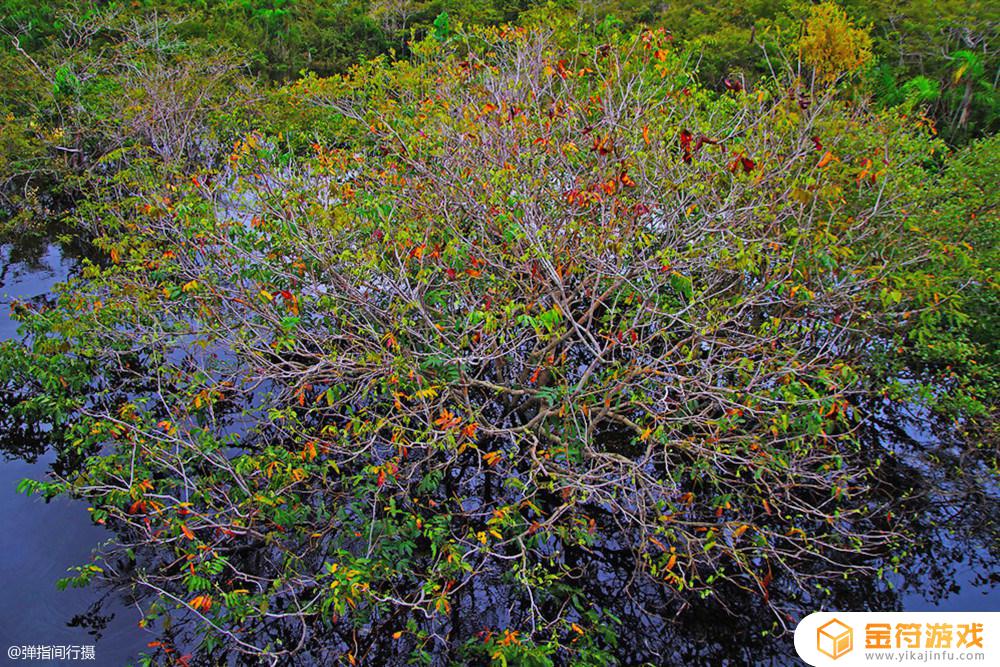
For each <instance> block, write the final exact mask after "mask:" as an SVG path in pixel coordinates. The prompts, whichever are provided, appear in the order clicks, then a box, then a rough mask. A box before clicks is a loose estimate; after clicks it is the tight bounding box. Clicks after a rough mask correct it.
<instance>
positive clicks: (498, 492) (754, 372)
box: [0, 0, 1000, 665]
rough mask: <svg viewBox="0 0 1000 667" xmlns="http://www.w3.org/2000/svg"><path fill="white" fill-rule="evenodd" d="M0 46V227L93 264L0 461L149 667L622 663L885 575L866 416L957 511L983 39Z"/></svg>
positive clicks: (442, 18) (932, 17) (448, 29)
mask: <svg viewBox="0 0 1000 667" xmlns="http://www.w3.org/2000/svg"><path fill="white" fill-rule="evenodd" d="M2 6H3V8H4V16H3V19H2V21H3V23H2V26H3V29H4V31H5V32H7V33H8V37H9V38H10V39H11V41H10V43H9V44H5V45H3V47H2V48H3V50H2V51H0V58H2V59H3V70H2V71H3V77H4V84H5V86H4V92H3V94H2V96H0V113H2V114H3V115H4V116H5V121H4V125H3V130H2V133H0V161H2V162H0V165H2V170H0V176H2V178H3V182H2V183H0V187H2V193H3V197H4V199H3V204H4V211H5V213H4V215H5V218H4V222H3V224H5V225H7V226H8V227H11V228H17V229H21V230H23V231H24V232H25V233H28V232H29V231H30V230H31V229H34V228H37V227H39V226H40V221H42V220H45V219H48V218H51V217H61V219H62V221H63V223H64V224H66V225H69V227H70V229H71V230H72V232H73V234H75V235H77V236H79V237H82V238H85V239H87V240H88V242H89V243H91V245H92V248H93V253H92V255H93V257H92V260H91V261H87V262H84V264H83V267H82V269H81V271H80V274H79V275H78V276H77V277H75V278H74V279H73V280H72V281H70V282H69V283H68V284H66V285H65V286H63V287H62V288H61V290H60V292H59V294H58V298H57V301H56V302H55V303H54V304H53V305H52V306H51V307H45V308H42V307H32V306H30V305H28V304H21V305H18V306H17V307H16V309H15V315H16V316H17V317H18V318H19V319H20V320H21V321H22V322H23V331H24V334H25V340H24V341H23V342H18V343H13V342H11V343H5V344H3V346H2V347H0V390H2V392H3V395H4V399H5V400H4V405H5V406H12V407H5V408H4V410H6V412H7V414H5V415H3V416H4V419H3V420H0V423H8V422H10V421H17V420H22V421H27V420H30V421H34V422H42V423H44V424H46V425H48V426H47V428H51V437H52V439H53V441H55V442H57V443H58V447H59V449H60V454H61V456H62V457H64V458H66V459H67V460H70V461H72V462H73V463H74V465H72V466H68V469H70V470H71V471H72V472H71V473H68V474H66V475H64V476H62V477H61V478H58V479H54V480H47V481H33V480H26V481H25V482H24V483H23V484H22V488H23V490H25V491H26V492H29V493H41V494H44V495H46V496H55V495H60V494H67V495H71V496H74V497H80V498H85V499H87V501H88V502H89V503H90V505H91V513H92V516H93V518H94V520H95V521H97V522H99V523H103V524H105V525H108V526H109V527H111V528H112V529H113V530H114V531H115V535H116V539H115V540H114V541H113V542H112V543H111V544H109V545H107V546H106V547H105V548H104V549H103V550H102V551H101V553H100V554H99V557H98V558H97V560H96V561H95V563H92V564H83V565H81V567H80V569H79V570H78V572H76V573H75V575H74V576H73V577H71V578H70V579H67V580H65V581H64V582H63V583H64V584H65V585H84V584H87V583H89V582H91V581H93V580H106V581H111V582H115V583H116V584H119V585H121V584H125V585H129V586H133V587H134V588H135V589H136V590H139V591H143V592H144V593H146V594H148V595H147V597H145V598H143V599H142V604H143V608H144V610H145V614H146V617H145V619H144V621H143V623H144V625H145V626H146V627H148V628H150V629H155V630H157V631H158V632H159V638H158V640H157V641H156V642H154V646H153V648H155V649H156V650H154V651H151V655H149V656H148V657H147V658H146V660H147V661H149V662H150V663H156V664H161V663H162V664H174V663H177V662H178V661H181V662H185V663H186V662H187V661H188V660H189V658H187V657H181V654H182V653H185V652H189V653H193V654H194V656H196V657H195V659H196V660H202V661H204V662H205V664H215V663H216V662H218V661H221V660H223V658H222V656H224V655H226V654H227V653H229V654H231V655H242V656H244V657H245V659H246V660H247V661H248V662H249V663H253V661H255V660H257V659H261V658H262V659H264V660H265V661H271V662H273V663H275V664H292V663H294V662H295V661H302V663H303V664H308V663H309V662H310V661H312V662H322V663H324V664H325V663H326V662H336V661H344V662H348V663H350V664H356V663H364V664H391V663H393V662H414V663H417V664H421V663H425V664H432V663H434V664H437V663H441V664H445V663H448V662H453V663H458V664H479V663H488V662H490V661H493V662H496V663H498V664H528V665H531V664H537V665H545V664H609V663H615V662H621V663H628V664H631V663H635V662H642V661H650V662H653V663H662V662H663V661H664V660H665V657H664V656H665V655H667V653H665V650H666V649H665V648H664V647H663V646H662V645H659V644H658V643H657V627H658V625H659V624H660V623H662V619H663V618H665V617H668V616H671V615H673V614H675V613H677V611H678V610H683V609H685V608H686V607H687V606H688V605H690V604H692V603H694V602H696V601H707V603H708V604H712V605H716V608H718V609H722V610H727V611H730V612H732V613H749V612H753V611H760V610H766V611H767V612H769V613H770V614H771V616H770V618H772V619H773V622H772V627H771V628H770V630H771V631H780V630H781V628H782V627H783V626H788V625H789V622H790V619H791V618H792V614H795V613H797V612H799V611H800V610H802V609H810V608H818V607H819V606H821V605H822V604H823V600H825V599H828V598H829V597H830V596H831V595H833V593H834V590H835V589H837V588H838V587H841V586H846V585H853V584H851V583H850V582H854V581H868V580H877V579H878V578H879V577H881V576H882V575H883V574H884V568H886V567H890V568H891V567H893V566H898V565H899V564H901V563H903V562H905V559H906V555H907V554H908V553H909V552H910V551H911V550H912V549H914V548H915V546H914V535H913V534H912V531H911V530H910V527H909V526H910V521H911V520H912V521H914V522H919V521H920V520H921V519H920V516H921V515H920V514H919V503H918V502H915V501H914V500H913V499H911V498H910V497H909V493H910V491H911V490H910V489H907V488H900V486H898V485H895V484H894V483H893V481H892V479H891V477H892V475H891V470H892V466H893V464H891V463H888V462H887V460H888V459H889V458H891V457H889V455H888V454H887V452H885V451H884V450H883V448H882V446H881V444H880V442H879V440H878V437H877V435H878V434H877V433H876V432H874V431H873V429H872V418H873V417H874V416H876V415H879V414H882V413H883V411H885V410H887V409H891V406H893V405H908V406H918V407H919V408H920V409H922V410H926V411H927V412H928V414H934V415H936V416H937V418H938V419H940V420H947V423H950V424H951V425H952V428H954V429H956V430H958V431H960V432H961V433H962V434H963V435H964V437H965V440H964V447H966V448H967V451H966V452H965V454H964V455H963V457H964V458H963V466H964V470H965V472H966V473H967V474H968V475H970V476H972V477H973V479H982V480H983V483H984V484H985V483H986V481H987V480H988V479H989V478H992V476H994V475H995V473H996V466H997V462H996V439H995V432H994V430H993V429H994V426H993V421H992V418H993V415H994V413H995V409H996V382H997V377H996V370H997V368H996V362H997V359H996V348H995V345H994V342H993V338H994V337H995V331H996V312H997V311H996V299H997V286H996V283H995V282H994V277H993V269H994V267H995V265H996V213H997V200H996V197H997V195H996V193H995V189H994V188H993V187H992V184H993V183H994V182H995V177H996V171H995V170H996V164H997V163H998V161H1000V150H998V145H997V141H996V139H995V136H994V134H993V132H994V131H995V129H996V122H997V117H996V112H997V109H998V100H997V96H996V88H995V77H996V75H997V63H996V57H995V52H994V51H993V47H992V41H991V40H992V38H993V34H992V32H993V31H994V30H995V29H996V25H997V23H996V20H995V19H996V17H995V16H993V15H991V12H992V13H993V14H995V11H996V10H995V8H991V5H990V4H989V3H982V4H981V5H980V4H979V3H974V2H967V3H950V2H935V3H933V4H932V3H929V2H911V3H904V4H903V5H901V4H900V3H889V2H884V3H881V2H875V3H845V4H844V6H843V7H838V6H837V5H834V4H830V3H825V4H818V5H809V4H804V3H797V2H783V1H780V0H775V1H774V2H766V1H760V2H751V3H738V2H732V3H729V2H719V3H705V4H704V5H703V4H702V3H693V2H692V3H683V2H681V3H672V4H671V5H670V8H669V9H666V10H660V9H658V7H659V5H655V4H654V3H641V2H623V3H583V2H581V3H579V4H575V3H556V4H554V5H548V6H545V7H539V6H535V5H534V4H533V3H529V2H511V3H504V2H479V3H475V2H473V3H449V2H412V3H411V2H402V1H401V2H395V3H393V2H380V3H370V4H369V3H365V2H346V3H324V2H312V1H307V0H296V1H294V2H293V1H291V0H289V1H287V2H282V1H279V0H275V1H273V2H255V1H250V0H244V1H235V0H228V1H218V2H211V1H204V2H198V3H187V2H184V3H181V2H155V3H154V2H134V3H131V4H120V3H98V2H94V3H80V2H51V3H29V2H21V1H19V0H18V1H14V0H8V1H6V2H4V3H3V5H2ZM959 26H960V28H959ZM352 63H356V64H352ZM887 406H889V407H887ZM608 591H613V594H612V595H608ZM230 659H232V660H236V659H237V658H230ZM241 659H242V658H241Z"/></svg>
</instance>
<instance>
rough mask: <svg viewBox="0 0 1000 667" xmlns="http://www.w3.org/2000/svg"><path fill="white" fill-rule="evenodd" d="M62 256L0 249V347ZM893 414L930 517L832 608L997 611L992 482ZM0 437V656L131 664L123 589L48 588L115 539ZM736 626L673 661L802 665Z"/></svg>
mask: <svg viewBox="0 0 1000 667" xmlns="http://www.w3.org/2000/svg"><path fill="white" fill-rule="evenodd" d="M67 255H72V250H68V249H63V248H61V247H60V246H58V245H57V244H53V243H50V242H48V241H44V240H36V241H34V242H29V243H25V242H22V243H18V244H10V243H8V244H3V245H0V340H5V339H14V338H16V337H17V327H16V323H14V322H12V321H11V320H10V318H9V316H8V313H9V307H8V304H9V302H10V300H11V299H17V300H21V301H25V300H30V299H43V298H45V296H46V295H47V294H48V293H49V292H50V291H51V290H52V288H53V286H54V285H56V284H57V283H59V282H60V281H62V280H64V279H66V278H67V276H69V275H70V274H71V272H72V271H73V270H74V267H75V265H76V262H75V261H74V260H73V259H71V258H69V257H68V256H67ZM887 419H889V418H888V417H887ZM891 419H893V420H894V421H893V422H892V428H893V429H895V442H896V443H897V444H895V445H893V446H892V447H891V448H890V449H891V450H892V451H895V453H896V455H897V456H898V457H899V458H900V460H903V461H905V465H902V466H901V467H902V468H905V472H904V473H902V474H906V475H911V476H913V477H915V478H919V481H920V482H921V483H922V484H924V486H925V487H927V489H928V492H927V497H926V502H927V503H928V504H929V507H928V511H927V515H926V517H924V516H922V517H921V518H920V520H919V521H920V522H923V523H924V524H926V525H924V526H923V528H924V529H925V531H926V537H927V540H926V542H927V544H926V545H925V547H924V548H922V549H918V550H917V552H916V554H915V555H914V556H911V557H910V559H909V560H910V564H909V565H908V567H907V568H906V571H905V572H904V574H902V575H894V576H892V577H890V581H891V582H892V585H893V587H892V588H890V589H885V587H884V586H881V585H873V586H871V587H870V586H868V585H861V586H858V587H857V588H854V589H852V592H850V593H849V594H845V595H844V596H843V597H841V598H839V599H838V600H837V604H839V606H838V607H830V606H828V607H827V609H835V608H841V609H845V610H860V609H863V608H870V609H882V610H891V609H899V610H906V611H930V610H942V611H944V610H947V611H980V610H982V611H995V610H1000V595H998V588H997V585H998V583H1000V575H998V573H997V567H996V565H997V558H996V549H997V546H996V544H995V539H996V537H995V536H996V535H997V532H996V523H995V522H996V520H997V518H996V512H995V509H996V507H997V501H998V499H1000V492H998V490H997V485H996V480H995V479H994V478H993V476H992V473H991V472H990V471H989V470H988V469H985V468H984V469H982V470H979V471H976V470H973V471H971V472H972V474H971V475H970V477H972V478H973V479H975V480H976V482H975V484H974V486H975V488H968V487H967V486H965V482H963V481H962V479H961V476H957V477H956V476H955V475H954V474H952V473H949V472H948V471H949V470H951V471H953V470H955V469H956V468H960V467H961V466H963V465H966V463H965V462H964V459H963V452H962V443H960V442H950V441H949V439H948V437H947V433H942V432H940V431H936V432H935V431H932V430H931V429H930V428H929V427H925V425H924V421H923V420H924V416H922V415H920V414H912V415H909V417H908V418H907V419H903V420H902V421H901V420H900V416H899V415H894V416H893V417H892V418H891ZM0 437H2V438H5V439H4V440H3V441H2V442H0V455H2V462H0V536H2V538H0V539H2V540H3V548H2V549H0V572H2V577H3V582H2V583H3V589H2V593H0V595H2V597H0V650H2V651H3V653H4V660H5V661H7V658H6V655H5V654H6V650H7V647H9V646H11V645H25V644H42V645H45V644H47V645H59V644H63V645H67V644H72V645H89V644H94V645H96V655H97V661H96V664H99V665H125V664H127V663H129V662H130V661H131V660H133V659H134V658H135V657H136V656H137V655H138V654H139V653H140V652H141V651H142V650H143V649H144V648H145V647H146V643H147V642H148V641H150V640H152V639H155V637H153V636H151V635H149V634H147V633H146V632H144V631H143V630H141V629H139V628H138V626H137V621H138V619H139V617H140V616H139V611H138V609H137V608H135V607H132V606H129V605H128V603H127V601H126V599H125V598H124V597H123V596H122V595H121V594H120V593H116V592H113V591H102V590H96V589H93V588H88V589H83V590H75V589H69V590H66V591H58V590H57V589H56V585H55V582H56V580H57V579H59V578H60V577H63V576H66V574H67V572H66V570H67V568H68V567H71V566H75V565H81V564H85V563H87V562H88V561H89V560H90V554H91V549H92V548H93V547H94V546H96V545H97V544H98V543H99V542H101V541H102V540H106V539H109V538H110V537H111V536H112V535H111V533H110V532H108V531H106V530H104V529H103V528H101V527H98V526H95V525H93V524H92V523H91V521H90V520H89V518H88V514H87V511H86V506H85V505H83V504H82V503H79V502H73V501H69V500H65V499H60V500H56V501H53V502H50V503H46V502H45V501H44V500H42V499H41V498H39V497H30V498H29V497H26V496H24V495H20V494H17V493H15V487H16V485H17V483H18V482H19V481H20V480H21V479H23V478H26V477H29V478H33V479H44V478H45V477H46V475H47V474H48V472H49V470H50V467H51V466H52V465H53V463H54V462H55V460H56V459H55V455H54V454H53V452H52V451H50V450H49V449H48V448H47V447H46V446H45V445H44V444H41V445H40V444H38V443H37V442H24V441H19V440H18V439H17V438H16V437H14V436H13V435H11V434H10V433H2V432H0ZM931 457H933V460H931ZM984 480H986V481H984ZM991 540H992V541H991ZM876 591H877V595H876V593H875V592H876ZM793 620H795V621H797V620H798V619H793ZM742 628H743V622H742V621H741V620H740V619H737V618H730V619H726V618H722V617H719V616H717V615H708V616H700V617H699V615H698V614H696V613H693V614H690V618H689V619H688V620H685V621H681V622H680V623H679V624H678V625H677V626H676V627H675V628H672V629H669V630H667V629H665V630H664V631H665V632H669V634H671V635H672V636H673V638H674V639H675V640H676V641H677V643H678V646H679V647H683V648H679V649H678V653H677V656H676V657H677V659H678V660H679V661H681V662H685V663H690V662H692V661H694V662H699V661H705V660H709V656H716V657H719V656H731V657H733V658H734V659H735V661H736V662H737V664H741V663H744V662H751V663H759V664H764V663H769V664H796V663H797V662H798V661H797V659H795V658H794V657H792V656H793V655H794V653H793V649H792V643H791V636H787V637H782V638H778V639H764V640H761V639H760V638H759V637H757V639H756V641H753V642H752V643H751V644H750V646H749V647H748V646H747V643H746V642H745V637H744V636H742V635H741V629H742ZM706 641H707V642H709V643H711V644H713V645H714V646H712V648H704V649H703V648H701V647H704V646H708V644H706V643H705V642H706ZM736 642H739V644H737V643H736ZM737 647H738V648H737ZM7 662H8V663H10V664H43V663H41V662H40V661H32V662H29V663H25V662H24V661H22V662H20V663H13V662H11V661H7ZM711 662H716V661H715V660H714V659H713V660H711ZM46 664H55V663H52V662H50V663H46ZM67 664H80V663H67ZM89 664H94V663H89Z"/></svg>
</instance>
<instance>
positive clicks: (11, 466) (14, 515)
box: [0, 242, 152, 665]
mask: <svg viewBox="0 0 1000 667" xmlns="http://www.w3.org/2000/svg"><path fill="white" fill-rule="evenodd" d="M75 264H76V263H75V262H74V261H73V260H71V259H68V258H66V257H64V254H63V252H62V250H61V249H60V247H59V246H57V245H54V244H50V243H46V242H41V245H38V244H27V245H26V246H25V245H21V246H14V245H11V244H5V245H2V246H0V340H6V339H13V338H15V337H16V336H17V323H16V322H12V321H11V319H10V317H9V313H10V309H9V302H10V300H11V299H17V300H20V301H26V300H30V299H38V298H44V297H45V295H46V294H47V293H49V292H50V291H51V289H52V287H53V286H54V285H55V284H56V283H58V282H60V281H63V280H65V279H66V278H67V276H68V275H69V273H70V271H72V270H73V268H74V267H75ZM0 437H2V438H3V440H2V441H0V456H2V458H0V539H2V549H0V573H2V586H3V587H2V589H0V651H2V655H3V660H4V661H6V662H8V663H10V664H43V663H42V661H20V662H19V663H14V662H13V661H10V660H8V658H7V648H8V647H9V646H12V645H17V646H20V645H32V644H37V645H96V648H95V653H96V656H97V660H96V664H98V665H125V664H127V663H128V662H129V661H130V660H131V659H132V658H134V657H135V656H136V655H138V653H139V652H140V651H141V650H142V649H143V648H145V647H146V643H147V642H148V641H150V640H151V639H152V637H150V636H148V635H146V634H145V633H144V632H143V631H142V630H140V629H139V628H138V626H137V622H138V620H139V613H138V610H137V609H135V608H131V607H128V606H126V605H125V604H124V601H123V600H122V599H121V598H120V596H119V595H118V594H115V593H113V592H108V591H99V590H93V589H82V590H81V589H67V590H65V591H59V590H57V588H56V580H58V579H60V578H62V577H65V576H67V574H68V573H67V571H66V570H67V568H69V567H72V566H78V565H82V564H86V563H87V562H89V560H90V553H91V549H92V548H93V547H94V546H95V545H96V544H98V543H99V542H100V541H102V540H106V539H108V538H109V537H110V536H111V534H110V532H108V531H106V530H104V529H103V528H101V527H99V526H96V525H94V524H93V523H92V522H91V521H90V518H89V515H88V513H87V508H86V505H84V504H82V503H79V502H73V501H70V500H67V499H64V498H59V499H56V500H53V501H51V502H48V503H46V502H45V500H43V499H42V498H40V497H38V496H33V497H27V496H25V495H22V494H18V493H15V488H16V486H17V484H18V482H20V481H21V480H22V479H24V478H33V479H44V478H45V477H46V475H47V474H48V471H49V468H50V466H51V465H52V464H53V462H54V461H55V455H54V453H53V452H52V451H51V450H49V449H43V450H41V451H39V449H38V448H36V447H34V446H33V443H25V442H17V441H15V439H14V437H13V436H12V435H11V434H9V433H4V434H2V435H0ZM44 664H57V662H56V661H50V662H48V663H44ZM66 664H81V663H80V662H76V663H66ZM89 664H94V663H89Z"/></svg>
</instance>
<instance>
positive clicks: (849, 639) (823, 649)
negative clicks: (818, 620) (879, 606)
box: [816, 619, 854, 660]
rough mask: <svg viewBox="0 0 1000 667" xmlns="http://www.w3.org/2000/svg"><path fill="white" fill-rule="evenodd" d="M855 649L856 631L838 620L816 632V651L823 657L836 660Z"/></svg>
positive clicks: (824, 625) (828, 623) (825, 624)
mask: <svg viewBox="0 0 1000 667" xmlns="http://www.w3.org/2000/svg"><path fill="white" fill-rule="evenodd" d="M853 648H854V631H853V630H852V629H851V628H850V626H848V625H844V624H843V623H841V622H840V621H838V620H837V619H833V620H832V621H829V622H827V623H824V624H823V625H821V626H819V629H818V630H816V649H817V650H819V652H820V653H822V654H823V655H826V656H829V657H831V658H833V659H834V660H836V659H837V658H839V657H840V656H842V655H844V654H846V653H850V652H851V649H853Z"/></svg>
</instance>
